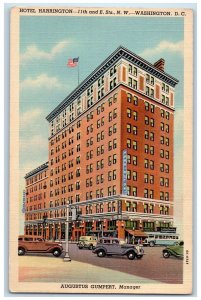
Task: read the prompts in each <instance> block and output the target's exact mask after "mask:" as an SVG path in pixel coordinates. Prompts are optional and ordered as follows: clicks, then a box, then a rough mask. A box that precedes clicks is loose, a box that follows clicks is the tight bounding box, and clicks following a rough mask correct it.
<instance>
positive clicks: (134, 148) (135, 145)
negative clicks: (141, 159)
mask: <svg viewBox="0 0 201 300" xmlns="http://www.w3.org/2000/svg"><path fill="white" fill-rule="evenodd" d="M133 150H137V141H133Z"/></svg>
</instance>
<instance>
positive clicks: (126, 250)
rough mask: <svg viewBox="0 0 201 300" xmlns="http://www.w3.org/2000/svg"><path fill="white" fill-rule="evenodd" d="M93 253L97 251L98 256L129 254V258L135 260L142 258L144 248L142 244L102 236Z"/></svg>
mask: <svg viewBox="0 0 201 300" xmlns="http://www.w3.org/2000/svg"><path fill="white" fill-rule="evenodd" d="M93 253H96V254H97V256H98V257H104V256H106V255H107V256H111V255H118V256H127V258H128V259H130V260H133V259H134V258H137V259H140V258H142V257H143V254H144V250H143V248H142V246H140V245H139V246H135V245H132V244H126V242H125V241H123V240H120V239H118V238H101V239H100V240H99V241H98V242H97V246H96V247H95V249H94V250H93Z"/></svg>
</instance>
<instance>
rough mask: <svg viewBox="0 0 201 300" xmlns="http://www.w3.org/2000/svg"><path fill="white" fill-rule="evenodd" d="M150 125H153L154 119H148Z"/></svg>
mask: <svg viewBox="0 0 201 300" xmlns="http://www.w3.org/2000/svg"><path fill="white" fill-rule="evenodd" d="M150 125H151V127H154V119H152V118H151V119H150Z"/></svg>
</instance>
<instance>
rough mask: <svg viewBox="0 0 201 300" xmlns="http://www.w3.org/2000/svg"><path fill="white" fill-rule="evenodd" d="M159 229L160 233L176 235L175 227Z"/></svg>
mask: <svg viewBox="0 0 201 300" xmlns="http://www.w3.org/2000/svg"><path fill="white" fill-rule="evenodd" d="M159 228H160V232H163V233H176V229H177V228H176V227H159Z"/></svg>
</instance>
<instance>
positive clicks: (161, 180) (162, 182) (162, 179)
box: [160, 177, 164, 186]
mask: <svg viewBox="0 0 201 300" xmlns="http://www.w3.org/2000/svg"><path fill="white" fill-rule="evenodd" d="M160 186H164V177H160Z"/></svg>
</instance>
